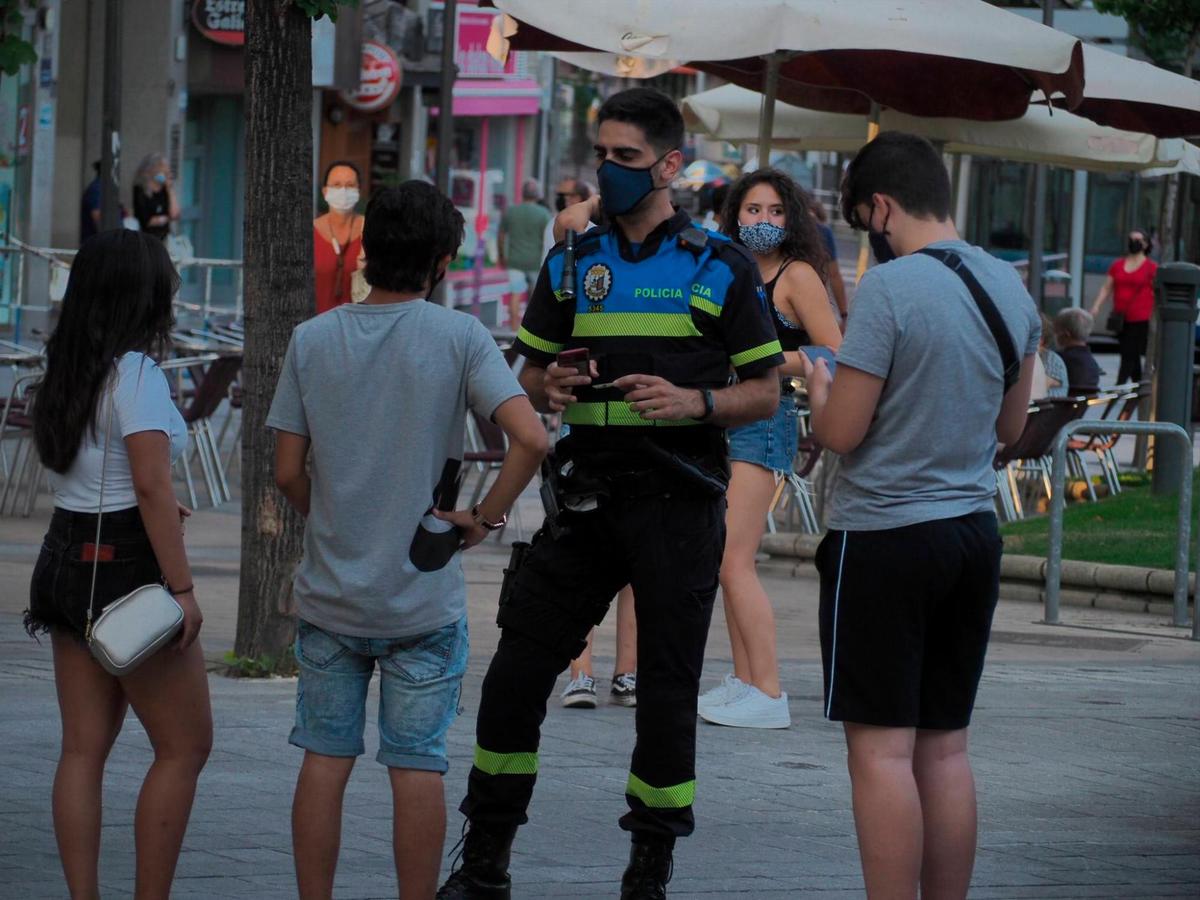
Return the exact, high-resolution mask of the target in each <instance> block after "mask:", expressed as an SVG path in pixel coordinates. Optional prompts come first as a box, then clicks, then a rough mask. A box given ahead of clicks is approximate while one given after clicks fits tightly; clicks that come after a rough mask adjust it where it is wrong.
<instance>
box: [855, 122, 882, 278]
mask: <svg viewBox="0 0 1200 900" xmlns="http://www.w3.org/2000/svg"><path fill="white" fill-rule="evenodd" d="M880 112H881V111H880V108H879V104H878V103H876V102H875V101H874V100H872V101H871V115H870V118H869V119H868V120H867V143H868V144H869V143H871V141H873V140H875V138H877V137H878V136H879V116H880ZM870 250H871V242H870V241H869V240H867V233H866V232H865V231H863V232H860V233H859V235H858V269H857V271H856V273H855V275H854V283H855V284H858V282H859V281H861V280H862V277H863V272H865V271H867V254H868V253H869V252H870Z"/></svg>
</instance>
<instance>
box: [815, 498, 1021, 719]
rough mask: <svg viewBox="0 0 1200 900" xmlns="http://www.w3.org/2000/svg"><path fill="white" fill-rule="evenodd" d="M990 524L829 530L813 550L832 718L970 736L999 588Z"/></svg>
mask: <svg viewBox="0 0 1200 900" xmlns="http://www.w3.org/2000/svg"><path fill="white" fill-rule="evenodd" d="M1000 549H1001V540H1000V535H999V532H998V530H997V526H996V517H995V515H994V514H992V513H990V512H987V513H974V514H972V515H968V516H961V517H959V518H955V519H939V520H935V521H932V522H920V523H918V524H916V525H906V526H904V527H903V528H890V529H886V530H883V531H832V530H831V531H830V532H829V533H828V534H827V535H826V536H825V539H824V540H823V541H821V546H820V547H819V548H818V549H817V560H816V562H817V570H818V571H819V572H820V575H821V659H822V662H823V664H824V670H825V716H826V718H829V719H834V720H837V721H843V722H857V723H860V724H864V725H882V726H890V727H899V728H911V727H916V728H932V729H946V730H954V729H959V728H966V727H967V725H968V724H969V723H970V721H971V710H972V708H973V707H974V705H975V692H976V690H977V689H978V687H979V677H980V675H981V674H982V673H983V658H984V654H985V653H986V652H987V641H988V633H989V632H990V630H991V626H992V613H993V612H995V609H996V600H997V597H998V594H999V588H1000Z"/></svg>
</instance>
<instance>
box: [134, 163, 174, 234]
mask: <svg viewBox="0 0 1200 900" xmlns="http://www.w3.org/2000/svg"><path fill="white" fill-rule="evenodd" d="M133 214H134V216H136V217H137V220H138V225H139V226H141V229H142V231H144V232H146V234H152V235H154V236H155V237H156V238H158V239H159V240H166V237H167V233H168V232H169V231H170V230H171V223H172V222H174V221H177V220H178V219H179V202H178V201H177V200H176V199H175V189H174V187H173V185H172V180H171V167H170V166H168V165H167V160H166V157H164V156H163V155H162V154H161V153H151V154H150V155H148V156H147V157H146V158H145V159H143V160H142V164H141V165H140V166H138V170H137V175H136V176H135V178H134V183H133Z"/></svg>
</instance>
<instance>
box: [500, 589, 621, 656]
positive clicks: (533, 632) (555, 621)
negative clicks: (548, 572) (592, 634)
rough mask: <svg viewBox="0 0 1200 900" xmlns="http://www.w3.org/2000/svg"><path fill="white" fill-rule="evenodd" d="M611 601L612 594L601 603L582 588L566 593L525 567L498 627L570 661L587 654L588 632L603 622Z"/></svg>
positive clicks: (507, 602) (501, 608)
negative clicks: (509, 630) (585, 650)
mask: <svg viewBox="0 0 1200 900" xmlns="http://www.w3.org/2000/svg"><path fill="white" fill-rule="evenodd" d="M581 580H582V579H581ZM610 600H611V595H609V597H608V598H607V599H606V600H605V601H603V602H601V601H598V600H597V599H596V596H595V594H594V593H592V592H591V591H588V590H587V589H586V588H584V587H582V586H581V587H580V589H578V590H572V591H564V590H562V589H561V588H559V587H556V586H554V585H552V584H551V583H549V582H548V581H547V580H546V579H545V578H543V577H542V576H541V575H539V573H538V572H537V570H536V568H535V567H533V566H529V565H526V566H523V567H522V568H521V569H520V571H518V572H517V573H516V576H515V578H514V580H513V585H512V590H511V591H510V593H509V596H508V598H507V600H506V602H505V603H504V605H502V606H501V607H500V611H499V613H498V614H497V615H496V624H497V625H499V626H500V627H501V628H505V629H512V631H513V632H515V633H517V634H519V635H521V636H522V637H524V638H526V639H528V640H530V641H533V642H534V643H535V644H538V645H540V646H542V647H545V648H546V649H547V650H550V651H552V652H554V653H556V654H561V655H565V656H566V658H567V660H568V661H570V660H572V659H575V657H577V656H579V654H580V653H582V652H583V651H584V648H585V647H586V646H587V635H588V632H589V631H591V630H592V627H593V626H595V625H598V624H600V622H602V621H603V620H604V614H605V613H606V612H607V611H608V601H610Z"/></svg>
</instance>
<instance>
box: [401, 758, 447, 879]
mask: <svg viewBox="0 0 1200 900" xmlns="http://www.w3.org/2000/svg"><path fill="white" fill-rule="evenodd" d="M388 775H389V777H390V778H391V780H392V804H393V807H392V808H393V814H392V815H393V818H392V844H393V852H394V854H395V857H396V878H397V880H398V881H399V882H400V900H433V895H434V893H435V892H436V891H437V885H438V872H439V870H440V869H441V861H442V846H443V844H445V841H446V801H445V798H444V797H443V796H442V776H441V775H440V774H438V773H437V772H422V771H419V770H416V769H388Z"/></svg>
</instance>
